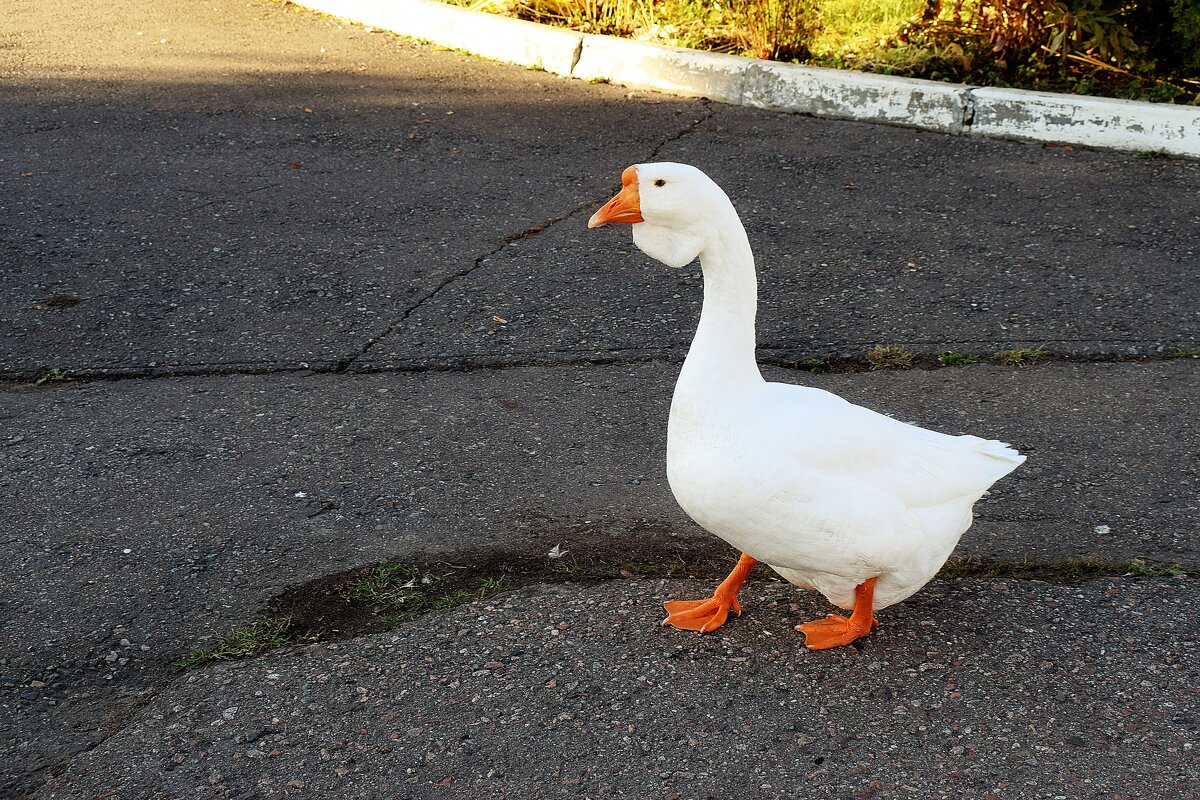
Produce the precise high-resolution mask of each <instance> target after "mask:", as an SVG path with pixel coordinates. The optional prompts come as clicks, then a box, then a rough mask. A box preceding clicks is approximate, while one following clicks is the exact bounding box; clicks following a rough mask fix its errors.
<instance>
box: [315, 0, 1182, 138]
mask: <svg viewBox="0 0 1200 800" xmlns="http://www.w3.org/2000/svg"><path fill="white" fill-rule="evenodd" d="M297 4H298V5H301V6H305V7H307V8H310V9H313V10H314V11H321V12H324V13H326V14H331V15H333V16H337V17H344V18H346V19H349V20H352V21H354V22H359V23H362V24H364V25H371V26H373V27H376V28H384V29H386V30H390V31H393V32H395V33H398V34H401V35H403V36H411V37H413V38H416V39H423V40H425V41H428V42H433V43H435V44H439V45H442V46H443V47H453V48H456V49H459V50H466V51H467V52H470V53H474V54H476V55H480V56H483V57H485V58H490V59H494V60H496V61H507V62H509V63H512V64H520V65H521V66H524V67H536V68H538V69H544V70H546V71H547V72H552V73H554V74H556V75H563V76H568V77H573V78H581V79H583V80H597V79H599V80H606V81H608V82H610V83H617V84H620V85H622V86H629V87H632V88H636V89H652V90H655V91H660V92H669V93H671V94H678V95H685V96H689V97H707V98H710V99H712V100H716V101H719V102H722V103H731V104H734V105H746V106H754V107H757V108H766V109H771V110H776V111H789V112H796V113H802V114H811V115H813V116H818V117H833V118H837V119H852V120H859V121H862V122H878V123H885V124H890V125H904V126H908V127H914V128H923V129H927V130H934V131H940V132H942V133H948V134H952V135H970V136H991V137H997V138H1004V139H1026V140H1031V141H1042V142H1046V141H1050V142H1064V143H1071V144H1081V145H1088V146H1091V147H1103V148H1111V149H1115V150H1131V151H1155V152H1163V153H1168V154H1171V155H1181V156H1191V157H1194V158H1200V108H1197V107H1194V106H1176V105H1167V104H1162V103H1139V102H1134V101H1132V100H1112V99H1109V98H1100V97H1081V96H1075V95H1063V94H1052V93H1049V92H1030V91H1025V90H1022V89H985V88H977V87H972V86H963V85H958V84H950V83H937V82H935V81H923V80H916V79H913V78H897V77H895V76H891V75H874V74H871V73H866V72H853V71H849V70H835V69H823V68H821V67H805V66H800V65H798V64H780V63H777V62H772V61H760V60H758V59H753V58H744V57H742V56H730V55H724V54H721V53H708V52H704V51H701V50H687V49H684V48H679V47H666V46H663V45H656V44H649V43H646V42H635V41H631V40H629V39H619V38H616V37H612V36H592V35H584V34H581V33H577V32H575V31H570V30H565V29H562V28H554V27H550V26H548V25H538V24H535V23H532V22H525V21H523V20H517V19H512V18H510V17H502V16H498V15H495V14H486V13H482V12H477V11H468V10H466V9H463V8H458V7H455V6H451V5H447V4H445V3H442V2H438V0H297Z"/></svg>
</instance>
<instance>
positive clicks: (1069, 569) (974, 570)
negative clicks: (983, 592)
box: [938, 556, 1194, 586]
mask: <svg viewBox="0 0 1200 800" xmlns="http://www.w3.org/2000/svg"><path fill="white" fill-rule="evenodd" d="M1192 574H1194V573H1193V572H1192V571H1190V570H1188V569H1186V568H1184V567H1181V566H1179V565H1177V564H1156V563H1153V562H1148V561H1145V560H1144V559H1140V558H1135V559H1133V560H1131V561H1104V560H1102V559H1100V558H1097V557H1095V556H1085V557H1083V558H1077V559H1072V560H1067V561H1036V562H1007V561H989V560H986V559H980V558H973V557H967V558H962V557H953V558H951V559H950V560H948V561H947V562H946V563H945V565H944V566H943V567H942V568H941V570H939V571H938V577H939V578H942V579H951V578H1002V579H1003V578H1009V579H1013V580H1024V581H1030V580H1032V581H1046V582H1047V583H1057V584H1062V585H1068V586H1069V585H1074V584H1079V583H1082V582H1084V581H1088V580H1094V579H1096V578H1178V577H1188V576H1190V575H1192Z"/></svg>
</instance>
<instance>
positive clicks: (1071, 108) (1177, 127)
mask: <svg viewBox="0 0 1200 800" xmlns="http://www.w3.org/2000/svg"><path fill="white" fill-rule="evenodd" d="M971 95H972V97H974V99H975V119H974V121H973V122H972V123H971V133H973V134H975V135H978V136H998V137H1003V138H1014V139H1031V140H1034V141H1039V142H1072V143H1075V144H1084V145H1090V146H1092V147H1108V148H1112V149H1113V150H1133V151H1146V150H1150V151H1157V150H1163V151H1165V152H1167V153H1173V154H1176V155H1187V156H1200V108H1195V107H1189V106H1175V105H1168V104H1165V103H1138V102H1134V101H1132V100H1116V99H1113V98H1110V97H1080V96H1075V95H1061V94H1051V93H1049V92H1030V91H1022V90H1020V89H972V90H971Z"/></svg>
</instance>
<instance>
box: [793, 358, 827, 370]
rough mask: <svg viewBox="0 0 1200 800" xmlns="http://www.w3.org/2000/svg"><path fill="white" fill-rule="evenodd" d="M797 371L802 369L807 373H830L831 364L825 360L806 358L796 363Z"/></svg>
mask: <svg viewBox="0 0 1200 800" xmlns="http://www.w3.org/2000/svg"><path fill="white" fill-rule="evenodd" d="M796 369H802V370H804V371H805V372H813V373H822V372H828V371H829V362H828V361H826V360H825V359H823V358H806V359H804V360H803V361H797V362H796Z"/></svg>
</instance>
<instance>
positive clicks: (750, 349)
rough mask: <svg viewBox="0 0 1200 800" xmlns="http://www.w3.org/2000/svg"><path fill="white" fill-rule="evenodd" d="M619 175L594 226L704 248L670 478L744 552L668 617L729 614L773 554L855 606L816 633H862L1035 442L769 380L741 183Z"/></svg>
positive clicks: (932, 569)
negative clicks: (928, 424) (966, 432)
mask: <svg viewBox="0 0 1200 800" xmlns="http://www.w3.org/2000/svg"><path fill="white" fill-rule="evenodd" d="M622 181H623V188H622V191H621V193H620V194H618V195H617V196H616V197H614V198H613V199H612V200H611V201H609V203H608V204H607V205H605V206H604V208H602V209H600V211H597V212H596V214H595V215H594V216H593V217H592V219H591V220H590V221H589V227H595V226H597V225H602V224H605V223H610V222H627V223H630V224H632V225H633V235H634V243H635V244H636V245H637V246H638V247H639V248H640V249H641V250H642V251H643V252H645V253H646V254H647V255H650V256H651V257H652V258H656V259H658V260H659V261H662V262H663V263H665V264H667V265H668V266H673V267H680V266H683V265H684V264H686V263H688V262H690V261H691V260H692V259H694V258H695V257H697V256H699V258H700V263H701V267H702V270H703V273H704V305H703V310H702V311H701V315H700V322H699V325H698V327H697V330H696V335H695V338H694V339H693V342H692V346H691V348H690V349H689V351H688V355H687V358H686V359H685V361H684V364H683V368H682V370H681V371H680V375H679V380H678V383H677V384H676V387H675V394H674V397H673V399H672V403H671V414H670V420H669V423H668V434H667V478H668V480H669V482H670V485H671V490H672V492H673V493H674V495H675V498H676V500H677V501H678V502H679V504H680V506H681V507H682V508H683V510H684V511H685V512H687V514H688V515H689V516H690V517H691V518H692V519H693V520H695V521H696V522H697V523H698V524H699V525H700V526H701V527H703V528H705V529H706V530H708V531H709V532H711V533H713V534H715V535H716V536H718V537H720V538H722V539H724V540H725V541H726V542H728V543H729V544H730V545H732V546H733V547H735V548H737V549H738V550H739V551H741V552H742V554H743V555H742V558H741V560H740V561H739V563H738V567H737V568H736V569H735V570H734V573H733V574H732V575H731V576H730V578H729V579H727V580H726V581H725V582H724V583H722V584H721V586H720V587H718V590H717V592H716V593H714V596H713V597H712V598H709V599H707V600H703V601H687V602H678V601H677V602H674V603H668V604H667V609H668V612H669V616H668V618H667V620H666V621H665V622H664V624H671V625H675V626H676V627H681V628H689V629H694V630H700V631H709V630H712V629H714V628H715V627H717V626H719V625H720V624H722V623H723V622H724V621H725V616H726V613H727V611H728V610H729V609H730V608H732V609H733V610H735V611H740V606H739V605H738V602H737V599H736V593H737V587H738V586H740V584H741V581H742V580H744V579H745V576H746V575H747V574H748V573H749V571H750V568H752V567H753V565H754V564H755V563H757V562H760V561H761V562H764V563H766V564H767V565H769V566H770V567H771V568H772V569H773V570H775V571H776V572H777V573H779V574H780V575H781V576H782V577H784V578H785V579H786V580H788V581H790V582H791V583H793V584H795V585H797V586H801V587H805V588H811V589H816V590H817V591H819V592H820V593H821V594H823V595H824V596H825V597H826V598H828V599H829V601H830V602H831V603H833V604H835V605H837V606H840V607H842V608H846V609H852V610H854V614H853V615H852V617H851V618H850V619H848V620H847V619H846V618H844V617H840V616H837V615H831V616H830V617H829V618H828V619H826V620H820V621H817V622H814V623H808V624H806V625H802V626H799V628H798V629H799V630H802V631H804V632H805V633H806V634H807V636H808V644H809V646H810V647H818V648H820V647H832V646H836V645H838V644H845V643H847V642H848V641H853V639H855V638H858V637H859V636H861V635H864V634H865V633H866V632H868V631H869V630H870V628H871V627H872V625H874V624H875V620H874V617H873V611H875V610H878V609H881V608H885V607H887V606H889V605H891V604H893V603H897V602H900V601H901V600H904V599H905V598H907V597H909V596H910V595H912V594H913V593H914V592H916V591H917V590H919V589H920V588H921V587H922V586H924V585H925V583H926V582H928V581H929V580H930V579H931V578H932V577H933V576H934V575H935V574H936V573H937V571H938V569H939V568H940V567H941V566H942V564H943V563H945V561H946V559H947V558H948V557H949V556H950V553H951V552H952V551H953V549H954V547H955V545H956V544H957V543H958V540H959V538H960V537H961V536H962V534H963V533H964V532H965V531H966V530H967V528H968V527H970V525H971V520H972V511H971V509H972V506H973V505H974V504H975V502H976V501H977V500H978V499H979V498H980V497H981V496H982V495H983V493H984V492H985V491H987V489H988V487H989V486H991V485H992V484H993V483H994V482H995V481H997V480H999V479H1000V478H1002V477H1003V476H1005V475H1007V474H1008V473H1009V472H1011V471H1012V470H1014V469H1015V468H1016V467H1017V466H1019V465H1020V464H1021V463H1022V462H1023V461H1024V460H1025V459H1024V456H1022V455H1020V454H1019V453H1017V452H1016V451H1015V450H1014V449H1012V448H1011V447H1009V446H1008V445H1007V444H1005V443H1003V442H998V441H990V440H985V439H981V438H979V437H976V436H950V435H946V434H943V433H938V432H935V431H931V430H926V429H924V428H920V427H917V426H915V425H910V424H906V423H903V422H899V421H897V420H894V419H892V418H890V417H887V416H884V415H882V414H879V413H876V412H874V411H871V410H869V409H866V408H863V407H861V406H857V405H854V404H852V403H850V402H848V401H846V400H844V399H842V398H840V397H838V396H837V395H834V394H832V393H830V392H826V391H823V390H821V389H814V388H808V387H803V386H796V385H791V384H782V383H772V382H768V381H766V380H764V379H763V377H762V375H761V373H760V372H759V369H758V365H757V362H756V360H755V352H754V350H755V331H754V323H755V312H756V306H757V283H756V277H755V271H754V259H753V255H752V253H751V249H750V244H749V241H748V240H747V237H746V233H745V229H744V228H743V226H742V224H741V221H740V219H739V218H738V216H737V213H736V211H735V210H734V208H733V205H732V203H731V202H730V201H729V198H728V197H727V196H726V195H725V193H724V192H723V191H721V189H720V188H719V187H718V186H717V185H716V184H715V183H714V182H713V181H712V180H711V179H709V178H708V177H707V176H706V175H704V173H702V172H701V171H700V170H698V169H696V168H694V167H690V166H687V165H683V164H671V163H662V164H638V165H636V166H634V167H630V168H629V169H627V170H625V172H624V173H623V175H622ZM843 629H845V630H843ZM847 631H848V632H847Z"/></svg>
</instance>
